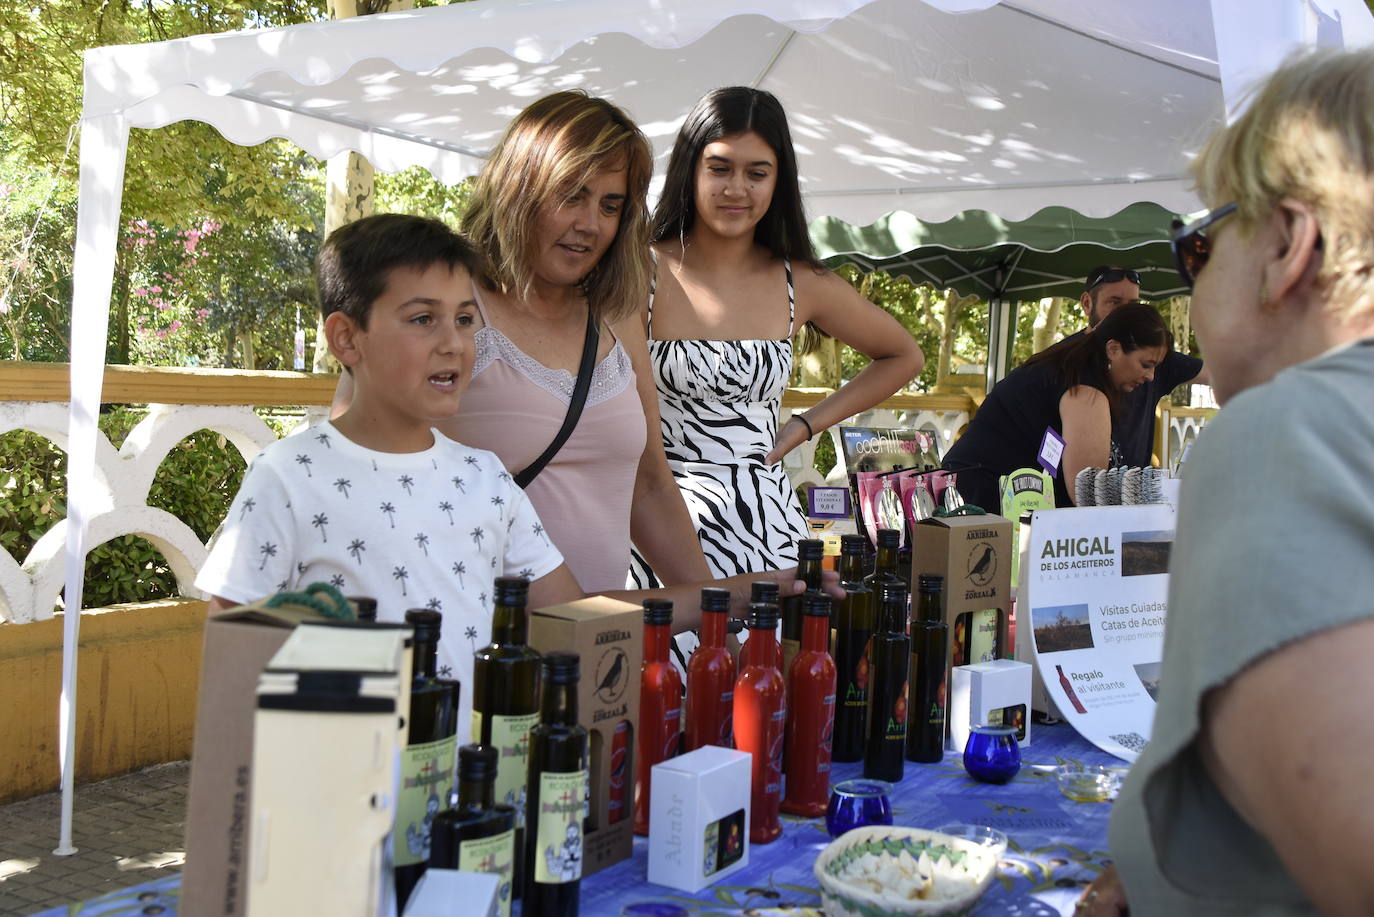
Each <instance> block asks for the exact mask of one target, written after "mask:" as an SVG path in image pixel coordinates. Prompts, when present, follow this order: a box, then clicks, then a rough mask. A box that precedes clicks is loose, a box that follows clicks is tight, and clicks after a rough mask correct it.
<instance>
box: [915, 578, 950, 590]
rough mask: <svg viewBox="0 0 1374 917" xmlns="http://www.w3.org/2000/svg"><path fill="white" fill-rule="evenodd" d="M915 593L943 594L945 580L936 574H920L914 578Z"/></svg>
mask: <svg viewBox="0 0 1374 917" xmlns="http://www.w3.org/2000/svg"><path fill="white" fill-rule="evenodd" d="M916 591H917V592H944V591H945V578H944V577H943V576H940V575H939V574H938V573H922V574H921V575H920V576H919V577H917V578H916Z"/></svg>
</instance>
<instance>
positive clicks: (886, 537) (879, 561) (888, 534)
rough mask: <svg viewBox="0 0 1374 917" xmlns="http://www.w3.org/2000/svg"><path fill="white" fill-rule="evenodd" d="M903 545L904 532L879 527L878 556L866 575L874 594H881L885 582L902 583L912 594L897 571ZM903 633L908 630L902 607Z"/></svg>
mask: <svg viewBox="0 0 1374 917" xmlns="http://www.w3.org/2000/svg"><path fill="white" fill-rule="evenodd" d="M901 546H902V533H901V532H900V531H898V530H897V529H878V556H877V558H876V559H875V560H874V562H873V572H872V573H870V574H868V576H866V577H864V582H865V583H867V584H868V588H869V589H872V590H873V594H874V595H875V596H876V595H880V594H881V593H880V592H879V587H880V586H882V585H883V584H884V583H901V584H902V588H903V589H905V590H906V591H907V594H908V595H910V594H911V586H910V585H908V584H907V581H906V579H905V578H904V577H903V576H902V575H901V574H900V573H898V572H897V559H898V554H899V553H900V550H901ZM900 629H901V631H902V633H906V632H907V629H908V628H907V613H906V609H905V608H904V609H902V626H901V628H900Z"/></svg>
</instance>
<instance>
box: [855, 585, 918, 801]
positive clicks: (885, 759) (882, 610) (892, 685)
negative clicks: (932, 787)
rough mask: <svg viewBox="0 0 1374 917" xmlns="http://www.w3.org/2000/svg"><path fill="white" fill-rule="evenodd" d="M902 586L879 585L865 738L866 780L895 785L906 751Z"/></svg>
mask: <svg viewBox="0 0 1374 917" xmlns="http://www.w3.org/2000/svg"><path fill="white" fill-rule="evenodd" d="M906 598H907V592H906V584H905V583H901V582H898V583H882V584H880V585H879V587H878V629H877V630H876V631H874V632H873V637H872V638H871V640H870V643H869V650H868V656H869V662H870V664H871V667H870V668H869V678H870V681H869V691H868V740H867V744H866V746H865V750H864V776H865V777H867V778H869V779H870V780H886V781H888V782H889V783H895V782H897V781H898V780H901V779H902V771H903V767H904V764H903V759H904V757H905V752H906V719H907V709H906V705H907V666H908V665H909V664H910V662H911V659H910V655H911V638H910V637H908V636H907V635H906V633H905V629H904V620H905V618H906Z"/></svg>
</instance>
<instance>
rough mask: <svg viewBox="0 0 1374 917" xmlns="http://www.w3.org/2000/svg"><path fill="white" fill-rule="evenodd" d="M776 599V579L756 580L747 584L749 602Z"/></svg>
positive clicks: (773, 601) (775, 601)
mask: <svg viewBox="0 0 1374 917" xmlns="http://www.w3.org/2000/svg"><path fill="white" fill-rule="evenodd" d="M777 601H778V581H777V580H758V581H757V582H754V583H750V584H749V604H750V605H753V604H754V603H756V602H772V603H774V604H776V603H777Z"/></svg>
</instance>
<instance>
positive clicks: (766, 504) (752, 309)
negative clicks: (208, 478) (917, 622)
mask: <svg viewBox="0 0 1374 917" xmlns="http://www.w3.org/2000/svg"><path fill="white" fill-rule="evenodd" d="M653 239H654V245H653V251H654V255H655V261H656V269H655V283H654V288H653V292H652V293H651V294H650V296H649V299H648V301H647V302H646V303H645V306H644V310H643V312H644V322H645V328H646V330H647V333H648V339H649V353H650V362H651V365H652V368H653V372H654V378H655V382H656V385H657V388H658V398H659V414H660V429H661V431H662V434H663V446H664V449H665V451H666V453H667V457H668V465H669V467H670V468H671V469H672V472H673V474H674V476H675V477H676V478H677V482H678V486H679V487H680V488H681V490H682V495H683V498H684V500H685V501H686V503H687V508H688V511H689V512H690V513H691V515H692V518H693V521H694V523H695V524H696V530H697V535H698V537H699V538H700V540H701V547H702V550H703V552H704V553H705V555H706V560H707V562H708V563H709V564H710V566H711V570H712V572H713V573H714V574H715V575H716V576H731V575H734V574H739V573H743V572H746V571H751V570H752V571H760V570H775V569H779V568H783V567H787V566H791V565H792V564H794V563H796V556H797V555H796V541H797V539H799V538H804V537H806V520H805V517H804V516H803V515H802V512H801V508H800V506H799V505H798V501H797V498H796V495H795V494H794V493H793V491H792V487H791V484H790V483H789V482H788V479H787V475H786V473H785V472H784V471H783V469H782V466H781V464H780V461H781V459H782V457H783V456H784V455H786V454H787V453H788V452H789V451H791V450H792V449H795V448H796V447H797V446H799V445H801V444H802V443H803V442H805V441H807V440H808V439H811V438H812V437H813V436H814V435H815V434H817V433H819V432H820V431H822V430H824V429H826V428H827V427H829V426H830V425H832V424H835V423H838V422H840V421H842V420H844V419H845V418H846V417H849V416H851V415H853V414H856V413H859V412H861V411H864V410H867V409H868V408H870V407H872V406H873V405H875V404H877V403H878V402H880V401H882V400H883V399H885V398H887V397H888V396H889V395H891V394H892V393H893V392H895V391H897V389H899V388H901V387H902V386H903V385H905V384H907V383H908V382H909V381H910V380H911V379H912V378H913V377H915V376H916V375H917V374H918V373H919V372H920V371H921V367H922V365H923V363H924V357H923V355H922V353H921V349H920V347H919V345H917V343H916V341H915V340H914V339H913V338H912V337H911V335H910V334H908V333H907V332H906V330H905V329H903V328H902V326H901V325H900V324H898V323H897V321H896V320H895V319H893V318H892V316H890V315H888V314H887V313H886V312H884V311H883V310H882V309H880V308H879V307H877V306H875V305H873V304H872V303H870V302H868V301H867V300H865V299H864V298H863V297H861V296H860V295H859V294H858V293H857V292H855V290H854V289H853V287H851V286H850V285H849V284H848V283H846V282H845V281H844V280H842V279H841V278H840V277H838V276H836V275H835V274H833V273H831V272H830V271H828V270H826V269H825V268H823V267H822V266H821V264H820V262H819V261H817V259H816V255H815V252H814V251H813V249H812V247H811V242H810V239H809V238H808V237H807V231H806V218H805V215H804V212H803V208H802V200H801V189H800V187H799V183H798V179H797V160H796V154H795V153H794V152H793V149H792V138H791V135H790V133H789V131H788V128H787V116H786V115H785V114H784V113H783V110H782V106H781V105H780V104H779V103H778V100H777V99H776V98H775V97H774V96H773V95H772V94H771V93H768V92H763V91H760V90H756V89H750V88H747V87H743V86H735V87H730V88H726V89H718V90H715V91H714V92H711V93H709V94H708V95H706V96H705V97H703V98H702V99H701V100H700V101H699V102H698V103H697V104H696V106H695V107H694V108H693V109H692V111H691V112H690V113H689V114H688V115H687V120H686V121H685V122H684V123H683V126H682V129H681V131H680V132H679V133H678V136H677V141H676V143H675V145H674V147H673V152H672V157H671V160H670V161H669V164H668V174H667V178H666V180H665V184H664V188H663V194H662V196H661V197H660V198H659V202H658V208H657V210H656V211H655V213H654V222H653ZM808 323H810V324H812V325H814V326H815V327H816V328H818V329H820V330H821V331H823V332H825V333H826V334H829V335H832V336H833V337H836V338H838V339H839V340H841V341H843V342H844V343H846V344H848V345H849V346H851V347H853V348H854V349H856V350H858V351H859V352H861V353H863V354H865V355H867V356H868V357H870V358H871V359H872V362H871V363H870V364H869V365H868V366H867V367H865V368H864V369H863V371H862V372H860V373H859V374H858V375H857V376H855V377H854V378H853V379H852V380H850V381H849V382H848V383H847V384H845V385H844V386H843V387H841V388H840V389H839V390H838V391H836V392H835V393H834V394H832V395H830V396H828V397H827V398H825V399H824V400H822V401H821V402H820V403H819V404H816V405H815V406H813V407H812V408H811V409H810V410H808V411H806V412H805V413H800V414H793V415H792V417H790V418H789V419H788V421H787V423H786V424H784V425H783V426H782V428H781V429H779V428H778V408H779V406H780V403H781V400H782V394H783V391H784V389H786V387H787V384H788V381H789V379H790V378H791V374H792V336H793V334H794V333H795V332H796V331H797V329H799V328H800V327H801V326H803V325H805V324H808ZM631 581H632V582H634V583H636V584H638V585H641V586H648V585H651V584H655V583H656V579H655V578H654V576H653V572H652V571H651V570H650V569H649V568H648V567H647V565H645V564H644V562H643V560H642V559H641V558H639V557H638V555H636V557H635V562H634V564H633V567H632V570H631Z"/></svg>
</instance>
